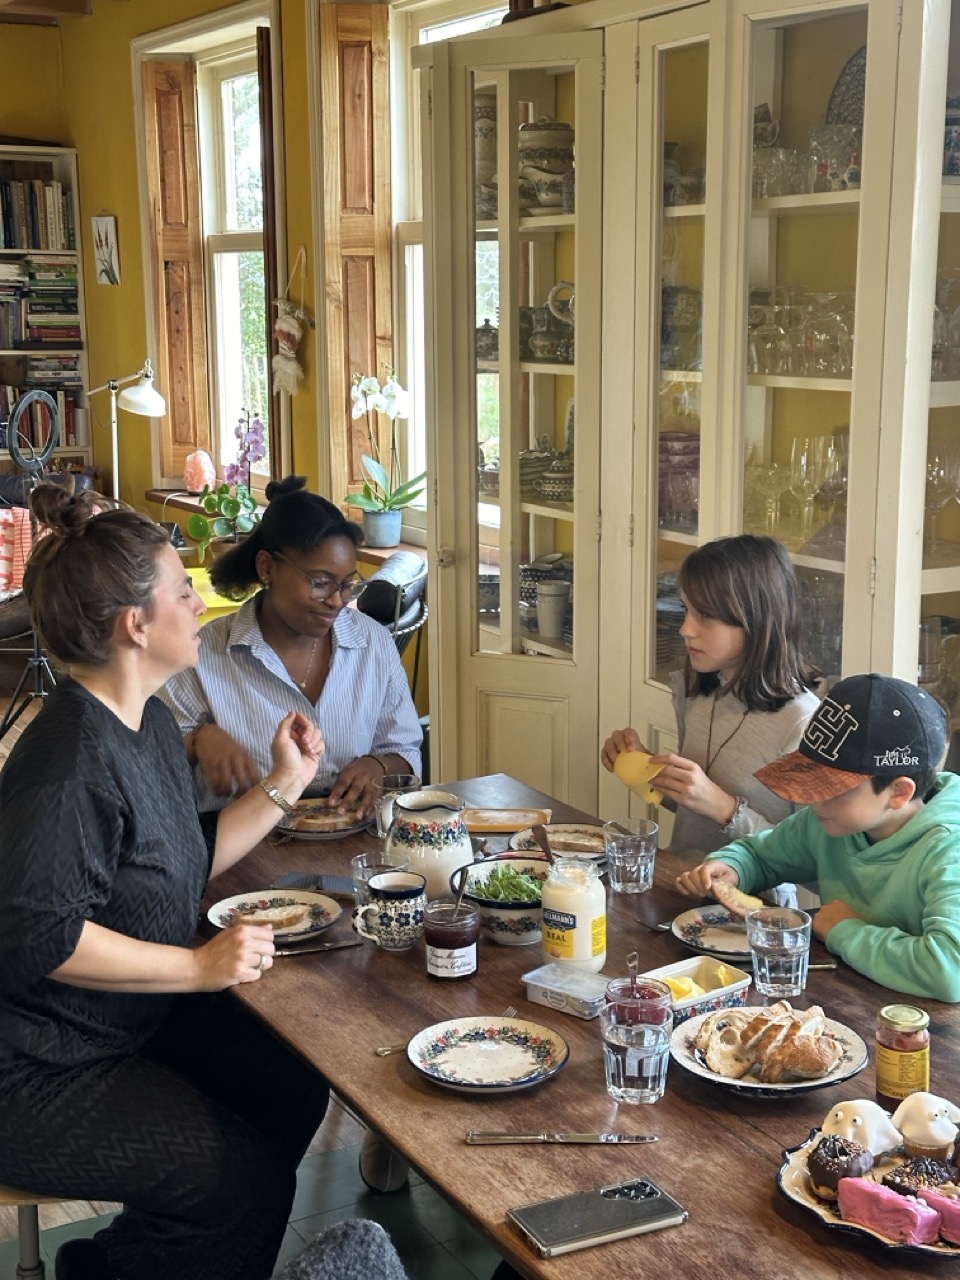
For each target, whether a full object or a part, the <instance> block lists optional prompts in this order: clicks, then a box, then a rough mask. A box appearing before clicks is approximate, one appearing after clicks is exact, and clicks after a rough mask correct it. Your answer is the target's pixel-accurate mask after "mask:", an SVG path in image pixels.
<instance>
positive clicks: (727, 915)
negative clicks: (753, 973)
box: [671, 906, 750, 967]
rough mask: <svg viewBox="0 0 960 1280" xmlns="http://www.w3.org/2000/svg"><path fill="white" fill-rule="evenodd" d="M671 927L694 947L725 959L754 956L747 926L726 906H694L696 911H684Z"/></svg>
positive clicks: (686, 943) (692, 949)
mask: <svg viewBox="0 0 960 1280" xmlns="http://www.w3.org/2000/svg"><path fill="white" fill-rule="evenodd" d="M671 930H672V932H673V935H674V937H675V938H679V939H680V941H681V942H682V943H683V945H684V946H685V947H689V948H690V950H691V951H701V952H703V953H704V955H711V956H720V957H721V958H722V959H724V960H750V946H749V944H748V943H747V926H746V925H745V924H744V922H743V920H741V919H740V918H739V917H738V916H735V915H733V914H732V912H730V911H728V910H727V909H726V907H721V906H716V907H713V906H711V907H694V908H693V910H692V911H684V912H682V914H681V915H678V916H677V918H676V920H674V922H673V924H672V925H671ZM748 967H749V966H748Z"/></svg>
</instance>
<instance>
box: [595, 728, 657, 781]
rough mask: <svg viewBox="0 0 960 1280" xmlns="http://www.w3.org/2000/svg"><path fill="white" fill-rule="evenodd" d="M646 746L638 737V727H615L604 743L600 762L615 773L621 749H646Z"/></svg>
mask: <svg viewBox="0 0 960 1280" xmlns="http://www.w3.org/2000/svg"><path fill="white" fill-rule="evenodd" d="M646 749H647V748H646V747H645V746H644V745H643V743H642V742H641V741H640V739H639V738H638V737H637V731H636V729H615V730H614V732H613V733H611V735H610V737H609V738H608V739H607V740H606V742H605V743H604V744H603V750H602V751H601V752H600V763H601V764H602V765H603V767H604V768H605V769H608V770H609V771H610V772H611V773H613V770H614V766H615V765H616V763H617V756H618V755H619V754H620V752H621V751H646Z"/></svg>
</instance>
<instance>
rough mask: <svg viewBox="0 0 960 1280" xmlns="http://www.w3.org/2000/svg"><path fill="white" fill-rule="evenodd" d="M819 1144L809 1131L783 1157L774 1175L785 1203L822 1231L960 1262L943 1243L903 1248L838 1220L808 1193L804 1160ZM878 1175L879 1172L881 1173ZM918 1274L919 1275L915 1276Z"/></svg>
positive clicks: (833, 1208) (954, 1248) (830, 1207)
mask: <svg viewBox="0 0 960 1280" xmlns="http://www.w3.org/2000/svg"><path fill="white" fill-rule="evenodd" d="M819 1140H820V1130H819V1129H811V1130H810V1136H809V1137H808V1138H807V1140H806V1142H803V1143H801V1144H800V1146H799V1147H789V1148H788V1149H787V1150H786V1151H785V1152H784V1153H783V1155H784V1163H783V1164H782V1165H781V1166H780V1172H779V1173H778V1174H777V1186H778V1187H779V1188H780V1190H781V1191H782V1192H783V1194H784V1195H785V1196H786V1197H787V1199H788V1200H792V1201H793V1202H794V1203H795V1204H798V1205H800V1206H801V1207H802V1208H804V1209H807V1210H809V1211H810V1213H813V1214H815V1215H816V1216H817V1217H818V1218H819V1219H820V1221H821V1222H822V1223H823V1225H824V1226H825V1227H834V1228H837V1229H838V1230H840V1231H847V1232H850V1234H851V1235H856V1236H863V1237H865V1238H866V1240H867V1241H868V1242H875V1243H876V1244H880V1245H883V1246H884V1248H887V1249H901V1250H907V1251H909V1252H910V1253H928V1254H933V1255H934V1256H935V1257H940V1258H952V1259H957V1258H960V1246H958V1245H955V1244H947V1243H946V1242H945V1241H943V1240H938V1241H937V1243H936V1244H904V1243H902V1242H901V1241H899V1240H891V1239H890V1238H889V1237H888V1236H882V1235H880V1233H879V1231H873V1230H871V1228H870V1227H861V1226H860V1224H859V1223H858V1222H844V1221H843V1219H842V1218H841V1217H840V1210H839V1209H838V1208H837V1203H836V1201H833V1202H832V1203H829V1202H827V1201H826V1200H821V1199H820V1198H819V1197H818V1196H815V1195H814V1194H813V1192H812V1191H811V1189H810V1179H809V1177H808V1175H807V1156H808V1155H809V1154H810V1150H811V1148H812V1147H814V1146H815V1145H816V1144H817V1142H819ZM902 1158H903V1157H902V1156H897V1157H896V1160H897V1161H899V1160H901V1159H902ZM894 1162H895V1161H894ZM879 1171H880V1172H882V1169H881V1170H879ZM877 1173H878V1170H877V1169H875V1170H874V1172H873V1174H872V1175H869V1176H873V1177H874V1178H876V1177H877ZM877 1180H879V1179H877ZM918 1274H920V1273H919V1272H918Z"/></svg>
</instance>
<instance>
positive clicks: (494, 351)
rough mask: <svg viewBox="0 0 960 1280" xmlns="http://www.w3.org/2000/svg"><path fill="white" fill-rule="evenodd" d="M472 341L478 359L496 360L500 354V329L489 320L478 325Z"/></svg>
mask: <svg viewBox="0 0 960 1280" xmlns="http://www.w3.org/2000/svg"><path fill="white" fill-rule="evenodd" d="M474 341H475V345H476V353H477V359H478V360H496V358H497V356H498V355H499V354H500V330H499V329H497V328H495V327H494V326H493V325H492V324H491V323H490V321H489V320H484V322H483V324H482V325H479V326H478V328H477V333H476V338H475V339H474Z"/></svg>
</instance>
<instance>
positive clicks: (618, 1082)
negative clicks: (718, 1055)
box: [600, 978, 673, 1103]
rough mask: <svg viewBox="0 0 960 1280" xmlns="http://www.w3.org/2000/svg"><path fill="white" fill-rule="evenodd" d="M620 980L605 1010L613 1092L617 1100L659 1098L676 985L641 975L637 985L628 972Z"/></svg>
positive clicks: (606, 1056) (605, 1057)
mask: <svg viewBox="0 0 960 1280" xmlns="http://www.w3.org/2000/svg"><path fill="white" fill-rule="evenodd" d="M614 985H615V984H614V983H611V984H610V986H609V987H608V988H607V1003H606V1004H605V1005H604V1007H603V1008H602V1009H601V1010H600V1034H601V1036H602V1037H603V1065H604V1070H605V1072H606V1077H607V1093H608V1094H609V1095H610V1097H611V1098H613V1099H614V1101H616V1102H630V1103H640V1102H656V1101H658V1099H660V1098H662V1097H663V1091H664V1089H665V1088H666V1084H667V1064H668V1063H669V1061H670V1034H671V1032H672V1030H673V1014H672V1012H671V1009H670V999H671V993H670V988H669V987H668V986H667V985H666V983H663V982H658V981H657V980H656V979H654V978H638V979H637V981H636V985H635V986H634V987H633V989H632V990H631V982H630V979H628V978H624V979H623V980H622V981H620V982H617V983H616V990H615V991H611V989H610V988H611V987H613V986H614Z"/></svg>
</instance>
